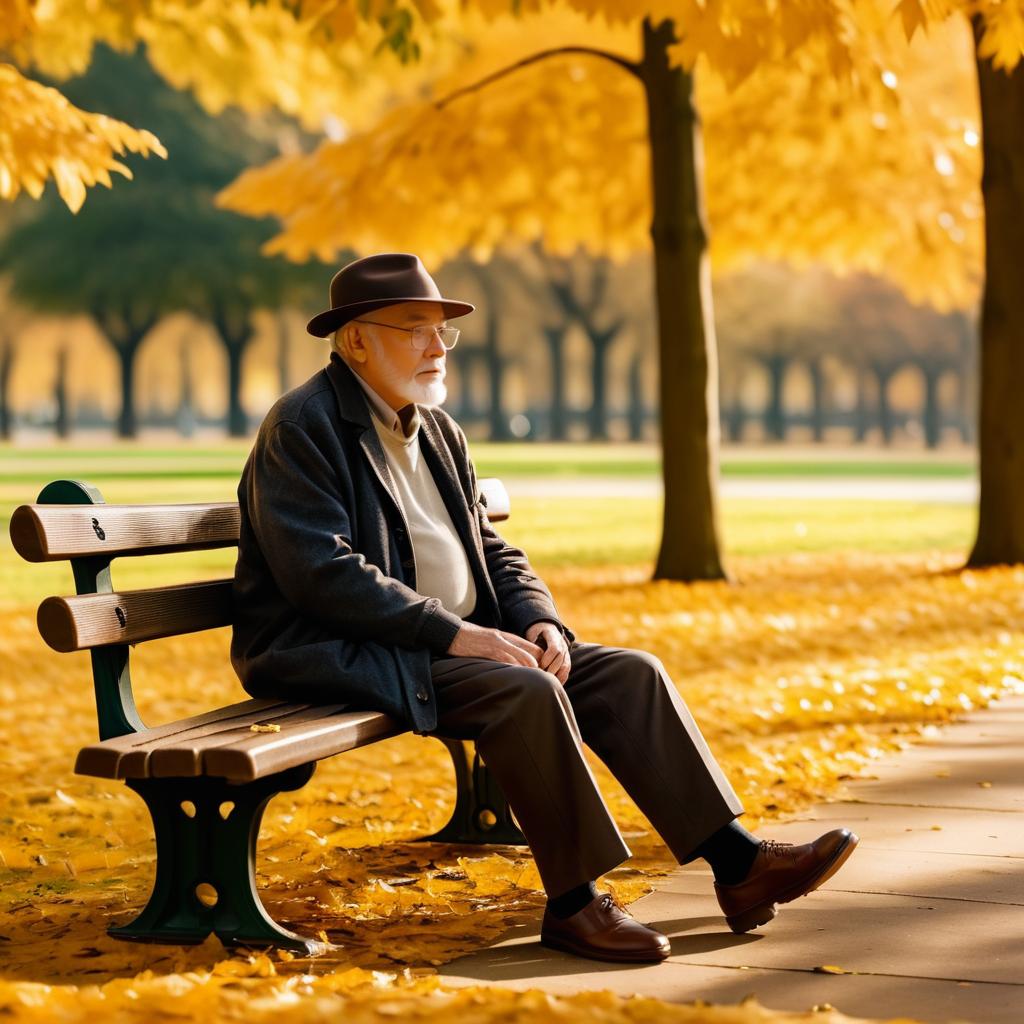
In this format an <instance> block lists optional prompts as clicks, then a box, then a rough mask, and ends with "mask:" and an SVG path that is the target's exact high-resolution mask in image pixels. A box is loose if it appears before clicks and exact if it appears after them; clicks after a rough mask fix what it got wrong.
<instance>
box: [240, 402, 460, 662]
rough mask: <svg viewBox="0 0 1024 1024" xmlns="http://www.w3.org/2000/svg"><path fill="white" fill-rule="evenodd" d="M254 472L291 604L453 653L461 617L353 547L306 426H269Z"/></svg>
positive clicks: (267, 537)
mask: <svg viewBox="0 0 1024 1024" xmlns="http://www.w3.org/2000/svg"><path fill="white" fill-rule="evenodd" d="M261 433H262V432H261ZM250 470H251V471H250V474H249V478H248V490H247V494H246V497H247V507H248V510H249V517H250V520H251V522H252V527H253V530H254V532H255V534H256V538H257V540H258V542H259V546H260V551H261V552H262V554H263V557H264V558H265V559H266V561H267V564H268V565H269V567H270V571H271V573H272V574H273V577H274V581H275V582H276V583H277V585H278V587H279V588H280V590H281V592H282V593H283V594H284V596H285V597H286V598H287V599H288V601H289V602H290V603H291V604H292V605H294V606H295V607H296V608H297V609H298V610H299V611H300V612H302V613H303V614H305V615H308V616H309V617H310V618H312V619H315V620H317V621H320V622H322V623H324V625H325V626H327V627H328V628H329V629H331V630H333V631H334V632H335V633H336V634H337V635H338V636H339V637H345V638H349V639H354V640H376V641H378V642H380V643H386V644H397V645H399V646H401V647H408V648H416V647H428V648H429V649H430V650H431V651H433V652H434V653H435V654H444V653H445V652H446V651H447V650H448V648H449V647H450V646H451V643H452V641H453V640H454V639H455V635H456V634H457V633H458V631H459V629H460V628H461V627H462V619H461V618H460V617H459V616H457V615H453V614H452V613H451V612H449V611H448V610H447V609H446V608H445V607H444V606H443V605H442V604H441V602H440V601H439V600H438V599H437V598H436V597H424V596H423V595H422V594H418V593H417V592H416V591H415V590H413V589H411V588H410V587H408V586H406V585H405V584H404V583H402V582H401V581H400V580H397V579H394V578H392V577H390V576H386V575H385V574H384V573H382V572H381V570H380V569H379V568H378V567H377V566H375V565H372V564H369V563H367V561H366V557H365V556H364V555H363V554H362V553H361V552H356V551H353V550H352V546H351V536H352V535H351V527H350V513H349V510H348V509H347V508H346V507H345V505H344V503H343V502H342V500H341V495H340V493H339V490H338V487H337V475H336V473H335V471H334V470H333V469H332V468H331V466H330V465H329V463H328V462H327V460H326V458H325V457H324V455H323V453H322V452H321V451H320V449H319V448H318V447H317V446H316V444H315V443H314V442H313V440H312V438H310V436H309V435H308V434H307V433H306V432H305V431H303V430H302V429H301V428H300V427H299V426H298V425H297V424H296V423H294V422H292V421H288V420H284V421H281V422H279V423H277V424H275V425H274V426H273V427H271V428H269V430H268V432H267V434H266V436H265V438H264V437H262V436H261V437H260V438H259V439H258V440H257V443H256V446H255V447H254V448H253V454H252V465H251V467H250Z"/></svg>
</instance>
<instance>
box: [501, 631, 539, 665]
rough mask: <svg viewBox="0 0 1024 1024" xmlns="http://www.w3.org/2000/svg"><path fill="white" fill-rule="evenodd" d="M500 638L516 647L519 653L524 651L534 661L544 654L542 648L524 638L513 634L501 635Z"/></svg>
mask: <svg viewBox="0 0 1024 1024" xmlns="http://www.w3.org/2000/svg"><path fill="white" fill-rule="evenodd" d="M502 636H503V637H504V638H505V640H506V642H507V643H509V644H511V645H512V646H513V647H518V648H519V650H521V651H525V652H526V653H527V654H529V655H530V656H531V657H532V658H533V659H534V661H536V660H537V659H538V658H539V657H540V656H541V655H542V654H543V653H544V648H543V647H541V646H540V645H539V644H535V643H532V642H531V641H529V640H527V639H525V638H524V637H521V636H516V635H515V633H502Z"/></svg>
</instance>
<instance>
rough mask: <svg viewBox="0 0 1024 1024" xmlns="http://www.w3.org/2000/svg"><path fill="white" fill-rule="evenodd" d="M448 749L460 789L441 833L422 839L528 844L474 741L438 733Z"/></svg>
mask: <svg viewBox="0 0 1024 1024" xmlns="http://www.w3.org/2000/svg"><path fill="white" fill-rule="evenodd" d="M435 739H439V740H441V742H442V743H443V744H444V745H445V746H446V747H447V748H448V753H449V754H451V756H452V762H453V763H454V765H455V781H456V783H457V785H458V792H457V793H456V797H455V810H454V811H453V812H452V816H451V820H450V821H449V822H448V824H447V825H445V826H444V828H442V829H441V831H440V832H435V833H434V834H433V835H431V836H423V837H422V839H420V840H419V841H420V842H433V843H479V844H484V843H504V844H507V845H509V846H526V845H527V842H526V837H525V836H524V835H523V833H522V831H521V830H520V828H519V826H518V825H517V824H516V823H515V821H514V820H513V818H512V811H511V810H510V808H509V806H508V801H507V800H506V799H505V794H504V793H503V792H502V791H501V787H500V786H499V785H498V783H497V780H496V779H495V778H494V776H493V775H492V774H491V773H490V772H489V771H488V770H487V766H486V765H485V764H484V763H483V762H482V761H481V760H480V756H479V754H476V753H475V747H474V746H473V744H472V743H470V742H467V741H465V740H453V739H448V738H446V737H441V736H437V737H435Z"/></svg>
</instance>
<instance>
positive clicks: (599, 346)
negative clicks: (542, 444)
mask: <svg viewBox="0 0 1024 1024" xmlns="http://www.w3.org/2000/svg"><path fill="white" fill-rule="evenodd" d="M617 333H618V330H615V331H603V332H600V333H596V334H592V335H591V336H590V344H591V351H592V352H593V356H592V359H591V364H590V380H591V392H590V394H591V398H590V410H589V412H588V413H587V433H588V435H589V437H590V440H591V441H607V440H608V397H607V393H606V392H607V383H608V349H609V348H610V347H611V343H612V342H613V341H614V340H615V335H616V334H617Z"/></svg>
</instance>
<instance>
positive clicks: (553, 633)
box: [526, 622, 570, 685]
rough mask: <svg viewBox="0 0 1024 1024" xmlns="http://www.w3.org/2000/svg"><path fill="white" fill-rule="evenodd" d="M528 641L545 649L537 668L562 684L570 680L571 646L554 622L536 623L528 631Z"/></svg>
mask: <svg viewBox="0 0 1024 1024" xmlns="http://www.w3.org/2000/svg"><path fill="white" fill-rule="evenodd" d="M526 639H527V640H530V641H532V642H533V643H535V644H540V646H541V647H543V648H544V653H543V654H541V656H540V658H539V659H538V661H537V667H538V668H542V669H544V670H545V671H546V672H550V673H551V674H552V675H553V676H555V678H557V679H558V681H559V682H560V683H562V684H563V685H564V684H565V681H566V679H568V678H569V668H570V663H569V662H570V659H569V645H568V644H567V643H566V642H565V637H564V636H563V635H562V631H561V630H560V629H559V628H558V627H557V626H556V625H555V624H554V623H553V622H535V623H534V624H533V625H532V626H530V628H529V629H527V631H526Z"/></svg>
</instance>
